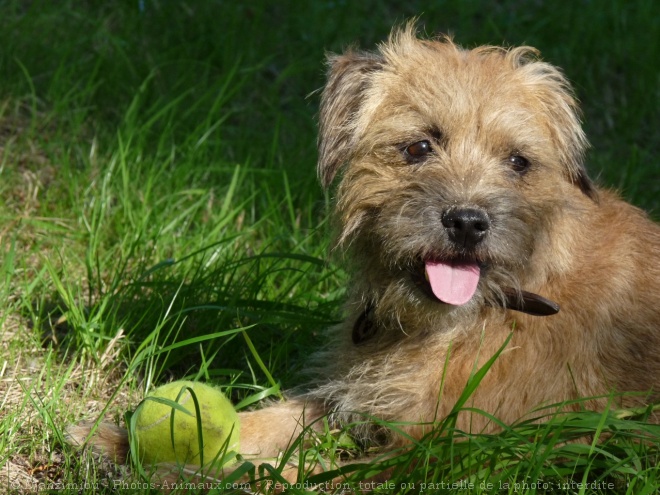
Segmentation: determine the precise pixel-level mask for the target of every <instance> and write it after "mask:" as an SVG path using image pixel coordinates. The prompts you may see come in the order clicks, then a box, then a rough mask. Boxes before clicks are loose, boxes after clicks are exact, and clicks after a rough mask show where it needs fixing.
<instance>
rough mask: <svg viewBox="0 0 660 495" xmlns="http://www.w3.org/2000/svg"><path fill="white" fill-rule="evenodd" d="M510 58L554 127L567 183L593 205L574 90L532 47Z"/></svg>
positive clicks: (595, 195) (512, 53)
mask: <svg viewBox="0 0 660 495" xmlns="http://www.w3.org/2000/svg"><path fill="white" fill-rule="evenodd" d="M507 57H508V58H509V59H510V61H511V62H512V63H513V64H514V66H516V67H517V68H518V69H519V70H521V71H523V72H525V73H526V76H527V77H526V80H527V83H528V84H530V85H531V86H534V93H535V94H536V95H537V96H538V98H539V102H540V104H541V105H542V107H543V108H544V111H545V112H546V113H547V114H548V116H549V117H550V119H551V121H552V122H553V123H554V124H555V125H553V126H552V127H551V128H550V131H551V133H552V135H553V136H552V138H553V140H554V141H555V144H556V146H557V149H559V150H561V157H560V160H561V165H562V166H563V168H564V170H565V171H566V173H567V175H568V179H569V180H570V181H571V182H572V183H573V184H575V185H576V186H577V187H579V188H580V190H581V191H582V192H583V193H584V194H586V195H587V196H588V197H590V198H591V199H593V200H594V201H598V191H597V190H596V187H595V186H594V184H593V182H592V181H591V179H590V178H589V175H588V174H587V169H586V167H585V166H584V154H585V152H586V150H587V148H588V147H589V142H588V141H587V138H586V136H585V134H584V131H583V130H582V123H581V119H580V117H581V112H580V107H579V105H578V102H577V100H576V98H575V95H574V93H573V89H572V87H571V85H570V83H569V82H568V80H567V79H566V77H564V74H562V72H561V71H560V70H559V69H558V68H557V67H555V66H553V65H550V64H548V63H546V62H541V61H539V60H538V58H537V57H538V52H537V51H536V50H535V49H533V48H530V47H518V48H514V49H512V50H510V51H509V53H508V54H507Z"/></svg>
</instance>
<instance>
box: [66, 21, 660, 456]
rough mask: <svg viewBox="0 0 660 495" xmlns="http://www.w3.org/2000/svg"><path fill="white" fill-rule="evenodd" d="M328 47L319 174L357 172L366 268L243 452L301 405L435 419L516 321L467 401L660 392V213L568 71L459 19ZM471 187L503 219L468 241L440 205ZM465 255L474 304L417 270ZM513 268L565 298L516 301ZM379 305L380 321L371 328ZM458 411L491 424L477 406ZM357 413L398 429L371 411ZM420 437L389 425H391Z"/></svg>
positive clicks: (346, 417)
mask: <svg viewBox="0 0 660 495" xmlns="http://www.w3.org/2000/svg"><path fill="white" fill-rule="evenodd" d="M329 66H330V68H329V79H328V83H327V86H326V88H325V90H324V92H323V97H322V103H321V112H320V136H319V176H320V178H321V181H322V183H323V184H324V185H325V186H330V184H331V183H332V182H333V180H334V179H335V178H336V177H337V176H341V178H340V179H339V185H338V188H337V193H336V207H335V212H334V215H335V220H336V223H337V228H338V236H337V239H338V241H337V247H338V250H339V251H340V252H342V253H344V259H345V260H346V263H347V265H348V268H349V271H350V273H351V280H350V282H349V287H350V288H351V289H350V295H349V299H348V303H347V305H346V319H345V321H344V323H343V324H341V325H339V326H338V327H336V328H334V329H332V330H331V332H330V344H329V347H328V349H326V350H325V351H323V352H322V353H320V354H319V355H318V356H317V358H316V359H314V360H313V362H315V363H319V362H321V363H325V364H326V366H325V367H324V368H323V369H320V370H317V371H318V372H319V373H318V378H317V379H316V380H315V382H314V383H313V384H312V385H311V386H310V388H309V390H308V391H307V392H305V393H304V394H302V395H298V396H297V398H293V399H291V400H290V401H289V402H287V403H285V404H279V405H274V406H271V407H267V408H265V409H262V410H257V411H253V412H248V413H243V414H242V415H241V421H242V427H241V446H242V451H243V452H242V453H243V454H244V455H246V456H247V457H249V456H253V457H267V456H274V455H276V454H277V453H278V452H279V451H280V450H281V449H283V448H285V447H286V445H287V444H288V443H289V441H290V440H291V438H292V437H293V436H295V435H296V434H297V433H298V432H299V431H300V423H301V422H302V421H304V422H306V423H309V422H310V421H312V420H314V419H316V418H318V417H319V416H321V415H325V414H329V415H330V418H331V420H332V421H333V422H335V423H336V424H339V425H341V424H347V423H349V422H351V421H354V420H362V419H364V417H365V416H364V415H370V416H375V417H377V418H381V419H384V420H392V421H397V422H410V423H415V424H418V425H419V426H414V425H409V426H406V427H404V429H407V430H408V431H409V433H411V434H413V435H414V436H417V437H419V436H421V435H422V434H423V433H424V432H425V431H428V430H429V428H431V426H430V425H432V424H433V423H434V422H435V421H437V420H440V419H442V418H443V417H445V416H446V415H447V413H448V412H449V411H450V410H451V409H452V407H453V406H454V404H455V403H456V400H457V398H458V397H459V396H460V394H461V392H462V391H463V388H464V386H465V384H466V382H467V380H468V378H469V377H470V375H471V373H472V372H473V371H474V369H475V367H478V366H481V365H483V364H484V363H485V362H486V361H487V360H488V359H489V358H490V357H491V356H492V355H493V354H494V353H495V352H496V351H497V350H498V349H499V348H500V347H501V346H502V345H503V344H504V342H505V340H506V338H507V337H508V336H509V334H510V333H512V338H511V341H510V343H509V345H508V346H507V347H506V349H505V350H504V352H503V353H502V355H501V356H500V357H499V358H498V359H497V360H496V362H495V364H494V365H493V367H492V368H491V369H490V371H489V372H488V374H487V375H486V377H485V378H484V380H483V381H482V383H481V385H480V386H479V388H478V389H477V390H476V392H475V393H474V395H473V396H472V397H471V399H470V403H469V405H470V406H473V407H476V408H478V409H481V410H484V411H486V412H488V413H491V414H493V415H495V416H497V417H498V418H500V419H501V420H502V421H504V422H505V423H513V422H515V421H517V420H519V419H521V418H523V417H525V416H526V415H529V413H530V412H531V411H532V410H534V408H536V407H538V406H540V405H544V404H555V403H562V402H564V401H570V400H572V399H576V398H581V397H593V398H594V399H592V400H591V401H590V402H588V403H587V404H586V405H587V407H592V408H594V409H596V410H597V409H601V408H603V407H604V405H605V404H606V402H607V401H608V400H609V399H608V396H609V395H610V394H615V395H614V397H615V402H616V404H617V405H618V406H621V407H626V408H628V407H633V406H640V405H645V404H648V403H649V402H651V401H655V400H657V399H658V398H659V397H660V359H658V355H659V354H660V331H659V329H660V229H659V228H658V226H657V225H656V224H654V223H653V222H651V221H650V220H649V219H648V218H647V216H646V215H645V214H644V213H643V212H642V211H640V210H639V209H637V208H635V207H633V206H631V205H629V204H627V203H625V202H623V201H622V200H620V199H619V198H618V197H617V196H616V195H615V194H614V193H612V192H609V191H606V190H602V189H598V188H596V187H595V186H594V185H593V184H592V183H591V181H590V180H589V179H588V177H587V174H586V171H585V168H584V166H583V156H584V151H585V148H586V146H587V141H586V138H585V136H584V133H583V131H582V128H581V125H580V120H579V112H578V107H577V103H576V101H575V99H574V97H573V95H572V92H571V89H570V87H569V84H568V82H567V81H566V79H565V77H564V76H563V75H562V73H561V72H560V71H559V70H558V69H557V68H555V67H553V66H552V65H549V64H548V63H545V62H542V61H540V60H539V59H538V58H537V52H536V51H535V50H534V49H532V48H528V47H520V48H512V49H504V48H497V47H481V48H476V49H474V50H465V49H463V48H460V47H459V46H457V45H456V44H454V43H453V42H452V41H451V40H450V39H447V38H443V39H439V40H420V39H418V38H417V37H416V36H415V33H414V30H413V28H411V27H407V28H405V29H402V30H398V31H395V32H394V34H393V35H392V36H391V38H390V39H389V41H388V42H386V43H384V44H383V45H382V46H380V48H379V50H378V51H377V52H375V53H364V52H358V51H349V52H347V53H345V54H343V55H339V56H332V57H330V59H329ZM423 140H428V141H429V142H430V143H431V144H432V146H433V152H432V153H431V154H429V155H428V157H426V158H425V160H424V161H423V163H417V164H410V163H408V162H406V160H405V157H404V155H403V154H404V151H403V150H405V149H406V147H407V146H409V145H411V144H412V143H416V142H419V141H423ZM512 155H523V156H525V157H526V158H527V159H528V160H529V163H530V167H529V169H528V170H527V171H526V173H524V174H519V173H517V172H515V171H513V170H512V169H511V167H510V166H509V164H508V162H507V160H508V158H509V157H510V156H512ZM466 206H469V207H473V208H477V209H479V210H480V211H484V212H486V214H487V216H488V218H489V219H490V221H491V227H490V229H489V231H488V233H487V235H486V237H485V238H484V240H483V242H480V243H479V244H478V245H477V246H476V247H474V249H471V250H467V251H466V250H462V249H461V248H460V247H457V246H456V245H455V244H453V243H452V242H451V241H450V240H449V239H448V237H447V233H446V232H445V229H444V228H443V226H442V223H441V217H442V215H443V212H445V211H447V210H448V209H451V208H457V207H466ZM455 256H460V257H466V256H467V257H473V258H475V259H477V260H479V261H480V262H482V263H483V264H484V265H485V266H487V269H485V271H484V273H483V275H482V277H481V280H480V282H479V286H478V289H477V291H476V293H475V294H474V296H473V297H472V299H471V300H470V301H469V302H468V303H466V304H464V305H462V306H449V305H446V304H443V303H441V302H439V301H438V300H435V299H434V298H432V297H429V295H428V294H426V293H425V292H424V291H423V290H421V289H420V288H419V285H418V284H416V283H415V282H414V280H413V277H412V276H411V273H413V272H415V271H416V270H418V269H419V266H420V260H424V259H429V258H433V259H435V258H451V257H455ZM505 288H512V289H513V290H514V291H518V293H520V292H519V291H521V290H524V291H529V292H532V293H535V294H540V295H542V296H544V297H546V298H548V299H550V300H553V301H555V302H557V303H558V304H559V305H560V307H561V310H560V312H559V313H558V314H556V315H553V316H543V317H541V316H531V315H528V314H524V313H520V312H514V311H511V310H508V309H506V308H502V305H503V304H506V300H507V299H506V295H505V293H504V292H505V291H504V289H505ZM367 313H368V314H369V315H370V316H369V318H370V323H372V324H373V326H374V328H375V329H376V330H375V334H374V335H373V336H372V337H371V338H368V339H366V340H365V341H364V342H358V343H357V344H356V343H354V342H353V339H352V334H353V331H354V327H355V325H356V322H357V321H358V320H359V319H360V318H361V315H364V314H367ZM622 392H639V394H637V395H630V394H626V395H620V393H622ZM597 397H601V398H597ZM570 407H571V406H566V407H565V408H566V409H569V408H570ZM575 407H578V406H575ZM581 407H584V404H582V406H581ZM655 419H657V418H654V420H655ZM458 427H459V428H462V429H464V430H470V431H473V432H474V431H491V430H493V429H494V425H491V424H490V423H489V422H488V420H487V419H486V418H485V417H484V416H481V415H479V414H472V413H467V412H465V413H462V415H461V416H459V422H458ZM86 431H88V430H86ZM354 433H355V435H356V436H357V437H359V438H360V439H361V440H362V441H364V442H367V443H369V442H376V441H377V442H382V441H383V440H384V438H383V432H382V431H376V430H375V429H373V428H371V427H369V426H364V427H361V428H358V429H356V430H355V431H354ZM74 437H76V438H78V440H79V441H81V437H82V435H81V432H77V434H76V435H74ZM94 441H95V440H92V443H94ZM404 441H405V440H404V439H403V438H402V437H398V436H395V435H386V436H385V442H386V443H387V444H388V445H394V444H399V443H402V442H404ZM96 445H97V447H98V448H106V449H108V448H109V447H110V445H108V444H107V442H106V444H105V445H104V444H102V443H101V442H97V443H96ZM115 450H116V447H115Z"/></svg>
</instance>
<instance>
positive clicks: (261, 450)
mask: <svg viewBox="0 0 660 495" xmlns="http://www.w3.org/2000/svg"><path fill="white" fill-rule="evenodd" d="M325 413H326V411H325V408H324V407H323V405H322V404H320V403H317V402H308V401H303V400H297V399H293V400H289V401H287V402H282V403H278V404H273V405H271V406H268V407H265V408H263V409H258V410H256V411H249V412H243V413H240V414H239V418H240V425H241V436H240V449H239V450H240V453H241V455H242V456H244V457H245V458H246V459H250V458H260V459H263V458H268V457H277V456H278V455H279V454H280V452H282V451H284V450H286V449H287V448H288V447H289V445H291V444H292V443H293V442H295V441H296V439H297V438H298V437H299V436H300V434H301V433H302V432H303V430H304V429H305V428H307V427H311V428H312V429H315V430H317V429H318V428H320V425H319V424H318V421H317V420H318V419H319V418H320V417H322V416H323V415H324V414H325Z"/></svg>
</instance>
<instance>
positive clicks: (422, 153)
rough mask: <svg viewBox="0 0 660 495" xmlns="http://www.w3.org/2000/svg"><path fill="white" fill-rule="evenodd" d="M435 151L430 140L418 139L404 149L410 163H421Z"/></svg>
mask: <svg viewBox="0 0 660 495" xmlns="http://www.w3.org/2000/svg"><path fill="white" fill-rule="evenodd" d="M432 151H433V148H431V143H430V142H429V141H426V140H424V141H417V142H416V143H413V144H411V145H410V146H408V147H407V148H406V149H404V150H403V154H404V156H405V158H406V161H407V162H408V163H419V162H421V161H423V160H424V159H425V158H426V156H427V155H428V154H429V153H431V152H432Z"/></svg>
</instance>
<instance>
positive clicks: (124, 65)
mask: <svg viewBox="0 0 660 495" xmlns="http://www.w3.org/2000/svg"><path fill="white" fill-rule="evenodd" d="M419 14H422V16H421V20H420V25H421V29H422V30H423V31H426V32H428V33H434V32H438V31H445V32H447V31H451V32H453V33H455V38H456V40H457V41H458V42H460V43H462V44H464V45H467V46H473V45H476V44H482V43H495V44H500V43H507V44H524V43H527V44H531V45H534V46H537V47H538V48H540V49H541V51H542V53H543V56H544V58H546V59H547V60H549V61H550V62H553V63H556V64H557V65H560V66H562V67H563V68H564V69H565V72H566V73H567V75H568V76H569V78H570V79H571V80H572V81H573V82H574V83H575V86H576V90H577V93H578V96H579V97H580V99H581V100H582V103H583V105H584V108H585V125H586V130H587V132H588V134H589V136H590V139H591V141H592V143H593V144H594V150H593V151H592V152H591V154H590V156H589V163H588V166H589V168H590V170H591V172H592V175H594V176H596V177H599V180H600V181H601V182H602V183H605V184H608V185H611V186H613V187H617V188H620V189H621V190H622V192H623V194H624V195H625V196H626V197H627V198H628V199H630V200H632V201H633V202H635V203H637V204H639V205H640V206H643V207H646V208H648V209H651V210H653V209H655V208H657V207H658V205H659V200H658V198H660V181H658V179H659V175H660V172H659V170H660V169H658V167H657V165H656V162H657V160H656V159H655V157H657V155H658V152H659V151H660V134H659V133H658V132H657V131H656V130H655V129H656V127H657V122H658V121H660V104H659V103H660V102H659V98H660V96H659V93H658V91H657V84H658V73H659V72H658V71H659V64H658V60H660V54H659V53H658V43H657V40H658V39H660V15H659V14H660V9H659V7H658V4H657V2H654V1H653V0H638V1H636V2H628V1H625V0H616V1H612V2H607V3H600V2H598V3H597V2H588V1H576V2H564V3H561V4H557V3H554V2H522V1H517V0H511V1H503V2H498V3H496V4H493V3H491V2H480V1H476V0H467V1H461V2H450V1H441V2H417V1H413V2H408V3H407V4H406V5H405V6H404V5H399V4H398V3H397V2H376V1H365V2H330V1H322V2H293V1H284V2H267V1H265V0H256V1H253V2H223V1H219V0H218V1H207V2H180V1H174V0H172V1H156V0H152V1H148V0H145V1H137V0H136V1H120V2H110V3H105V4H98V3H95V2H74V1H70V0H65V1H62V2H49V1H45V0H36V1H33V2H23V1H19V0H8V1H5V2H3V3H2V4H1V5H0V47H2V48H0V72H1V73H2V74H3V77H2V78H1V79H0V151H1V154H0V198H1V199H2V202H0V220H1V224H0V280H2V283H1V285H0V296H1V297H2V299H1V301H2V302H1V306H0V322H1V323H2V335H3V336H2V339H0V378H2V380H3V381H2V382H0V383H2V384H1V385H0V392H1V393H0V404H2V406H3V407H2V411H1V412H0V445H1V446H2V449H1V450H0V467H3V469H0V471H3V472H5V473H7V474H6V476H5V477H4V478H3V477H2V476H4V475H2V476H0V486H2V483H3V482H4V483H5V485H6V486H7V487H8V489H15V490H16V491H17V492H21V491H25V490H28V489H34V488H35V487H37V488H38V485H36V484H35V483H38V482H43V483H46V484H47V483H51V485H44V487H47V486H51V487H52V486H53V485H52V483H56V482H57V483H60V482H61V483H64V484H65V485H66V482H69V483H77V482H79V481H80V480H83V479H88V480H90V481H93V482H101V481H103V480H105V479H106V478H105V477H104V476H106V475H104V474H103V472H96V471H95V469H96V468H95V467H94V465H92V464H86V463H85V462H81V461H79V460H77V459H76V458H75V457H74V456H72V455H71V452H70V451H69V450H66V449H64V448H63V447H62V441H61V431H62V428H63V427H64V426H65V425H66V424H67V423H70V422H73V421H77V420H79V419H80V418H81V417H83V416H88V417H91V418H95V417H97V416H98V415H99V414H100V413H101V412H105V413H106V414H108V415H109V416H110V417H112V418H115V419H119V417H120V416H121V415H122V413H123V412H124V411H125V410H127V409H130V408H133V407H135V405H136V403H137V400H139V398H140V397H141V396H142V395H143V393H144V392H145V391H147V390H148V389H149V388H150V387H151V386H153V385H154V384H158V383H162V382H164V381H167V380H168V379H170V378H184V377H190V378H193V379H200V380H205V381H211V382H214V383H217V384H220V385H221V386H223V388H224V389H225V391H226V393H227V394H228V395H229V396H231V397H232V399H233V400H234V402H235V403H236V404H238V405H239V406H240V407H248V406H250V405H254V404H255V403H257V402H259V401H260V400H263V399H265V398H268V397H271V398H273V399H277V398H279V397H280V396H281V394H282V391H283V390H285V389H286V388H290V387H292V386H295V385H299V384H300V383H301V382H302V381H303V380H304V378H303V374H302V370H303V369H304V363H305V358H306V357H307V356H308V355H309V353H310V350H311V349H313V348H315V347H317V346H319V345H322V343H323V328H325V327H327V326H329V325H331V324H332V323H334V322H335V321H337V320H338V319H339V318H340V317H341V309H340V308H341V302H342V296H343V293H344V289H343V286H344V283H345V276H344V274H343V272H342V271H341V268H339V264H335V263H334V262H333V261H332V260H331V261H328V258H329V256H328V253H329V251H330V249H329V245H330V240H329V238H330V230H331V227H330V225H329V224H328V222H327V220H326V217H327V211H328V206H329V204H330V202H331V197H332V192H325V191H322V190H321V189H320V187H319V186H318V185H317V182H316V177H315V172H314V168H315V161H316V151H315V139H316V129H315V124H314V121H315V115H316V111H317V106H318V91H317V90H318V89H319V88H320V87H321V86H322V84H323V73H324V67H323V58H324V54H325V52H326V51H328V50H329V51H340V50H342V49H343V47H345V46H347V45H349V44H350V43H352V42H358V43H359V44H360V45H361V46H362V47H371V46H373V44H374V43H376V42H378V41H380V40H382V39H384V38H385V37H386V36H387V34H388V32H389V30H390V28H391V26H392V25H394V24H396V23H398V22H401V21H403V20H405V19H408V18H410V17H412V16H414V15H419ZM475 384H476V382H475ZM539 414H543V413H539ZM638 419H639V421H637V422H630V421H628V420H626V421H624V420H622V419H620V418H618V417H617V413H616V412H615V411H609V412H606V413H605V414H603V415H596V414H593V413H588V412H586V411H585V412H583V413H579V414H578V413H576V414H574V415H572V416H566V417H552V416H551V417H548V418H547V419H546V420H545V421H544V422H542V423H541V424H540V425H539V424H536V423H523V424H520V425H513V426H510V427H505V428H504V430H503V432H502V433H501V434H499V435H492V436H483V435H467V434H465V433H462V432H458V431H455V430H454V429H453V427H452V425H451V422H450V420H451V418H448V419H447V421H448V422H447V423H445V424H444V433H445V434H444V435H441V436H440V435H437V434H434V435H429V437H428V438H425V439H423V440H422V441H420V442H416V443H415V444H414V445H413V447H412V448H411V449H410V450H407V451H405V452H402V453H401V455H398V456H396V457H393V458H387V459H383V460H382V462H380V463H379V462H374V463H371V464H369V465H365V464H361V463H358V464H354V465H351V466H349V467H345V468H341V469H340V471H332V470H331V474H340V473H346V474H347V475H348V474H350V475H351V480H352V481H350V483H359V482H360V481H364V480H366V479H368V477H369V476H371V475H373V474H374V472H376V471H379V470H384V469H392V470H394V472H395V473H396V476H395V480H396V482H397V483H400V484H399V485H396V487H395V488H392V487H388V486H381V487H380V488H379V490H380V491H382V492H387V493H391V492H393V491H403V492H406V491H407V492H411V493H412V492H414V491H415V490H417V491H419V490H421V489H422V487H421V486H420V485H414V484H413V483H414V482H419V481H420V480H426V481H427V483H435V484H436V485H437V486H435V488H437V489H439V490H444V488H442V487H441V486H439V483H441V482H445V481H446V482H449V481H451V482H452V483H454V482H455V483H460V482H464V481H466V480H467V481H470V482H473V483H474V484H475V487H474V488H465V487H464V488H463V491H464V492H465V493H490V491H489V490H490V489H489V488H488V487H487V485H484V487H483V488H481V487H480V483H481V482H484V483H486V482H488V480H491V481H492V482H493V483H495V482H497V483H500V482H501V483H505V482H508V483H515V482H518V483H523V482H529V481H530V480H535V479H536V480H541V479H543V480H552V482H553V483H559V482H560V481H564V482H568V481H569V480H573V481H577V480H581V481H584V482H587V481H599V480H612V482H614V483H615V484H616V490H615V491H618V492H619V493H652V491H653V490H654V489H655V487H657V486H658V483H657V478H658V470H657V468H656V467H655V464H654V462H655V461H654V459H655V457H653V456H655V455H656V450H655V447H654V446H653V442H651V443H648V442H640V441H638V440H639V437H640V436H642V437H647V436H650V435H653V434H655V430H653V429H652V428H651V427H649V426H647V425H645V423H644V412H640V413H639V416H638ZM440 430H442V428H440ZM576 435H585V436H589V435H590V436H591V437H593V438H596V437H599V438H600V439H601V440H604V441H603V442H602V443H599V444H596V443H591V442H587V443H581V444H570V445H569V444H564V443H563V442H564V441H565V440H568V439H571V438H573V437H574V436H576ZM458 439H460V440H461V441H460V442H459V441H455V440H458ZM318 445H319V447H318V450H319V452H316V451H314V450H312V451H309V452H308V453H307V454H306V455H308V456H310V457H308V459H309V458H313V459H318V460H319V462H326V461H325V460H324V459H327V455H326V454H328V453H329V452H336V453H337V454H338V455H342V456H345V455H349V453H350V452H352V449H353V448H354V447H350V446H349V447H348V450H346V449H347V447H346V446H345V445H343V444H342V442H341V441H339V440H338V439H337V437H336V436H335V435H331V434H328V435H327V436H325V437H324V438H321V439H319V444H318ZM347 452H348V453H347ZM321 454H323V455H321ZM291 455H298V454H294V453H293V451H291ZM413 464H414V467H412V468H411V467H410V466H411V465H413ZM301 469H302V468H301ZM87 470H91V471H87ZM331 474H326V475H316V478H314V477H312V481H314V480H316V481H318V482H321V481H323V480H326V481H327V480H329V479H330V475H331ZM271 476H272V477H273V479H277V477H278V476H279V475H278V471H277V469H275V471H274V472H273V473H271ZM21 480H23V481H21ZM26 480H27V481H26ZM21 483H23V485H21ZM58 486H59V485H58ZM558 486H559V485H556V486H554V489H557V490H558V492H560V493H610V492H609V491H607V490H601V489H600V488H593V487H587V488H584V487H582V488H581V487H577V488H576V487H575V485H570V484H569V485H567V487H566V489H565V490H564V489H563V488H557V487H558ZM12 487H13V488H12ZM111 488H112V487H111V486H110V487H109V488H107V489H106V491H112V490H111ZM431 488H432V485H427V486H426V487H425V488H424V489H425V490H427V491H428V490H431ZM519 488H520V487H518V488H516V487H515V486H514V485H513V484H510V485H509V486H508V488H506V487H504V485H502V486H501V487H499V488H498V489H499V490H500V492H502V493H543V490H544V489H543V488H541V489H537V488H530V487H527V488H525V489H523V488H520V489H519ZM67 490H68V493H74V492H76V493H77V492H78V490H77V489H75V485H70V486H69V487H68V488H67ZM83 491H84V490H83ZM89 491H90V492H91V491H92V490H91V489H90V490H89ZM294 492H302V489H301V490H294ZM546 492H547V493H555V492H554V491H552V490H550V491H546ZM65 493H66V491H65Z"/></svg>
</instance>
